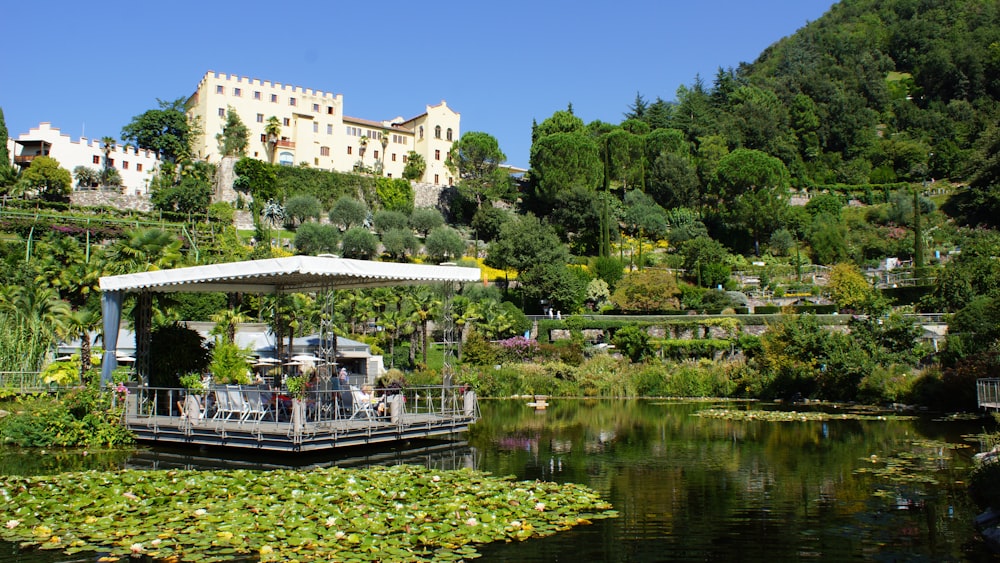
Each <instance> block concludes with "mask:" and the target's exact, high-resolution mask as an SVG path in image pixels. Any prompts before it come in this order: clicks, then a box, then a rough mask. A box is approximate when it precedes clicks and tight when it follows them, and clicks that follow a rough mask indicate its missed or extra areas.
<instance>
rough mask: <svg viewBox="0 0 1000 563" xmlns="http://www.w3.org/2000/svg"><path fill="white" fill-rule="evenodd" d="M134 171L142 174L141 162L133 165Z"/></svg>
mask: <svg viewBox="0 0 1000 563" xmlns="http://www.w3.org/2000/svg"><path fill="white" fill-rule="evenodd" d="M135 171H136V172H142V163H141V162H140V163H138V164H136V165H135Z"/></svg>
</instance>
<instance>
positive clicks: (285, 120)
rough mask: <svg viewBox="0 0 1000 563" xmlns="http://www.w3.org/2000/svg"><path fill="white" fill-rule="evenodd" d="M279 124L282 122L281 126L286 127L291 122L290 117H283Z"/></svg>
mask: <svg viewBox="0 0 1000 563" xmlns="http://www.w3.org/2000/svg"><path fill="white" fill-rule="evenodd" d="M281 124H282V125H283V126H285V127H288V126H289V125H291V124H292V120H291V119H288V118H287V117H286V118H284V119H282V120H281Z"/></svg>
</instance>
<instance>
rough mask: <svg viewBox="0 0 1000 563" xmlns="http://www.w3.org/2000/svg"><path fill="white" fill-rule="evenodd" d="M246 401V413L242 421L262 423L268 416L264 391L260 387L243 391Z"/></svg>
mask: <svg viewBox="0 0 1000 563" xmlns="http://www.w3.org/2000/svg"><path fill="white" fill-rule="evenodd" d="M243 392H244V398H245V399H246V411H245V412H244V414H243V419H242V420H250V419H253V421H254V422H260V421H261V420H263V419H264V417H265V416H267V415H268V413H269V411H268V408H267V405H266V404H265V403H264V391H263V389H261V388H260V387H247V388H245V389H244V390H243Z"/></svg>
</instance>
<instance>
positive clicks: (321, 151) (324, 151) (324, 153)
mask: <svg viewBox="0 0 1000 563" xmlns="http://www.w3.org/2000/svg"><path fill="white" fill-rule="evenodd" d="M319 155H320V156H330V147H320V148H319Z"/></svg>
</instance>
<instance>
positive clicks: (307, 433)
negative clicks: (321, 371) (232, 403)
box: [125, 388, 479, 452]
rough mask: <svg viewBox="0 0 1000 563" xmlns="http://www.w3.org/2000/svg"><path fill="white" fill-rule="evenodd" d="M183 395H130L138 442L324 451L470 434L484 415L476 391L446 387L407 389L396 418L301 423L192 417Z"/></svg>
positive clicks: (129, 414)
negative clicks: (180, 402)
mask: <svg viewBox="0 0 1000 563" xmlns="http://www.w3.org/2000/svg"><path fill="white" fill-rule="evenodd" d="M164 394H166V397H164V396H163V395H164ZM179 394H180V390H176V389H156V390H152V389H149V390H139V391H138V392H137V393H134V394H132V395H130V396H129V397H128V400H127V408H126V415H125V422H126V424H127V425H128V427H129V429H130V430H132V431H133V432H134V433H135V435H136V439H137V440H138V441H140V442H148V443H156V444H171V445H190V446H213V447H228V448H243V449H250V450H261V451H281V452H319V451H323V450H331V449H334V448H341V447H350V446H365V445H373V444H390V443H396V442H404V441H406V440H411V439H415V438H429V437H433V436H445V435H449V434H456V433H460V432H465V431H467V430H468V429H469V426H470V425H471V424H473V423H474V422H475V421H476V420H477V419H478V416H479V410H478V404H477V403H476V399H475V395H474V394H472V395H471V396H465V395H464V396H459V395H458V394H457V392H455V391H453V390H450V389H448V390H445V393H442V389H441V388H436V389H432V388H422V389H419V390H406V391H405V392H404V394H405V396H406V401H405V402H404V401H401V402H400V404H402V405H405V406H403V408H402V412H399V413H397V414H396V415H394V416H391V417H389V416H386V417H376V418H371V419H369V418H346V417H333V418H325V417H323V416H320V415H318V414H314V415H312V416H311V417H308V418H307V419H306V420H305V421H303V422H299V423H293V422H291V421H290V420H287V419H286V418H285V417H280V416H274V417H268V418H267V419H264V420H237V419H235V418H231V419H223V418H203V419H200V420H191V419H189V418H188V417H186V416H184V413H181V412H178V410H177V409H176V408H175V407H174V405H175V398H176V397H177V396H179ZM165 399H166V400H165ZM470 401H471V403H470Z"/></svg>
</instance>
